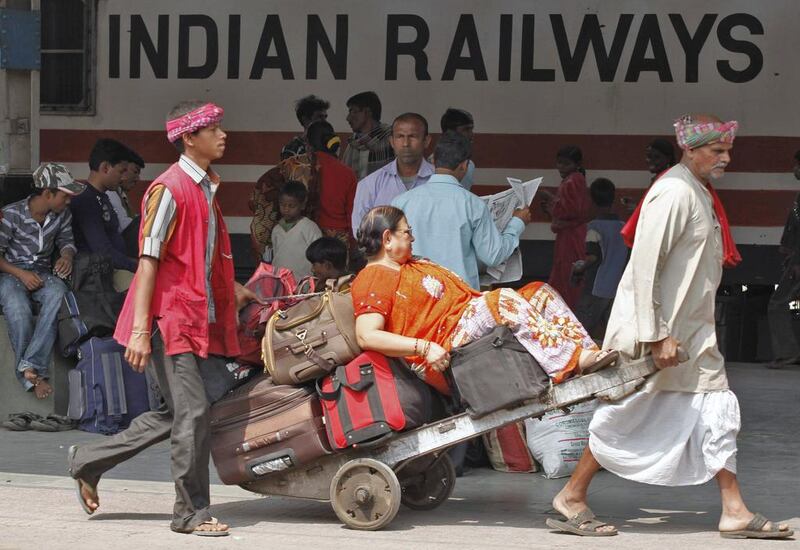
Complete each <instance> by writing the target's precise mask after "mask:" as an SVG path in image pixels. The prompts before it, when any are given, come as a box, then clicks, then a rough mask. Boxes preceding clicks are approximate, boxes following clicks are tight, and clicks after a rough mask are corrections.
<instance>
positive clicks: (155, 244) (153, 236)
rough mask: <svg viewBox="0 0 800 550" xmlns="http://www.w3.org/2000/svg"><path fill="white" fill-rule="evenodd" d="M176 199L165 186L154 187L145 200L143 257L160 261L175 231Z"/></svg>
mask: <svg viewBox="0 0 800 550" xmlns="http://www.w3.org/2000/svg"><path fill="white" fill-rule="evenodd" d="M175 221H176V217H175V199H173V198H172V193H170V191H169V189H167V187H166V186H165V185H154V186H153V187H152V188H151V189H150V191H149V192H148V194H147V197H146V198H145V209H144V221H143V224H142V237H141V242H140V243H139V244H140V246H139V250H141V255H142V256H149V257H151V258H156V259H157V260H160V259H161V258H163V257H164V252H165V251H166V244H167V242H168V241H169V239H170V237H172V233H173V232H174V231H175Z"/></svg>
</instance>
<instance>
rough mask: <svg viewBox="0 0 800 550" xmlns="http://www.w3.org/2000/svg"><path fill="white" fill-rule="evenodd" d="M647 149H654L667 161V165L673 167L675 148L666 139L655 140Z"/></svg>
mask: <svg viewBox="0 0 800 550" xmlns="http://www.w3.org/2000/svg"><path fill="white" fill-rule="evenodd" d="M647 148H648V149H654V150H656V151H658V152H659V153H661V154H662V155H664V156H665V157H667V158H668V159H669V165H670V166H675V162H676V161H675V147H674V146H673V145H672V142H670V141H669V140H667V139H664V138H655V139H654V140H653V141H651V142H650V144H649V145H648V146H647Z"/></svg>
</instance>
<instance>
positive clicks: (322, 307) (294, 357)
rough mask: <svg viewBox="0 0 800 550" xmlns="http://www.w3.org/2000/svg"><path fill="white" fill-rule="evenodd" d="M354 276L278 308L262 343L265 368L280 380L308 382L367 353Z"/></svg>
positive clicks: (280, 381)
mask: <svg viewBox="0 0 800 550" xmlns="http://www.w3.org/2000/svg"><path fill="white" fill-rule="evenodd" d="M351 279H352V276H346V277H340V278H339V279H338V280H336V281H334V280H332V279H331V280H329V281H327V282H326V289H325V291H324V292H322V293H321V294H320V295H318V296H312V297H309V298H307V299H305V300H303V301H301V302H299V303H297V304H295V305H293V306H291V307H288V308H286V309H282V310H278V311H276V312H275V313H274V314H273V315H272V317H270V319H269V322H268V323H267V330H266V332H265V333H264V338H263V340H262V344H261V350H262V356H263V359H264V369H265V372H268V373H269V374H270V376H272V379H273V381H274V382H275V383H276V384H289V385H291V384H302V383H304V382H309V381H311V380H315V379H317V378H320V377H321V376H324V375H326V374H328V373H329V372H330V371H332V370H333V369H334V368H336V367H337V366H339V365H344V364H346V363H349V362H350V361H351V360H352V359H353V358H354V357H356V356H357V355H358V354H359V353H361V348H359V347H358V343H357V342H356V323H355V317H354V315H353V300H352V298H351V296H350V291H349V289H347V290H340V289H341V288H342V287H343V286H345V285H346V284H349V282H350V280H351Z"/></svg>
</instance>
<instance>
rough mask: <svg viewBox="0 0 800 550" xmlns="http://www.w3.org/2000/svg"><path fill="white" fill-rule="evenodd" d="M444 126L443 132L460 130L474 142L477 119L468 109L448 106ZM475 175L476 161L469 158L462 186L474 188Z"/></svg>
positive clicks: (460, 132)
mask: <svg viewBox="0 0 800 550" xmlns="http://www.w3.org/2000/svg"><path fill="white" fill-rule="evenodd" d="M440 123H441V126H442V133H443V134H444V133H445V132H447V131H449V130H453V131H454V132H458V133H459V134H461V135H463V136H464V137H465V138H467V139H468V140H469V142H470V144H471V143H472V142H473V135H474V132H475V120H474V119H473V118H472V114H471V113H469V112H468V111H465V110H463V109H456V108H454V107H448V108H447V110H446V111H445V112H444V114H443V115H442V120H441V122H440ZM474 177H475V163H474V162H472V159H469V164H468V165H467V173H466V174H465V175H464V177H463V178H462V179H461V187H463V188H464V189H466V190H467V191H469V190H470V189H472V184H473V182H474Z"/></svg>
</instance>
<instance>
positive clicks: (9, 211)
mask: <svg viewBox="0 0 800 550" xmlns="http://www.w3.org/2000/svg"><path fill="white" fill-rule="evenodd" d="M33 186H34V190H33V193H31V195H30V196H29V197H28V198H26V199H23V200H21V201H19V202H15V203H12V204H9V205H8V206H6V207H5V208H3V210H2V214H1V215H0V306H2V308H3V314H4V315H5V317H6V324H7V325H8V337H9V339H10V340H11V347H12V348H14V355H15V359H14V368H15V370H16V375H17V379H19V381H20V383H21V384H22V387H24V388H25V390H26V391H30V390H31V389H33V391H34V393H35V394H36V397H38V398H39V399H44V398H45V397H48V396H49V395H50V394H51V393H52V392H53V390H52V388H51V387H50V384H48V382H47V379H48V366H49V364H50V357H51V354H52V351H53V344H54V343H55V340H56V319H57V315H58V309H59V307H60V306H61V302H62V299H63V297H64V294H65V293H66V292H67V287H66V285H65V284H64V283H63V281H61V279H60V278H66V277H68V276H69V274H70V273H71V272H72V258H73V256H74V255H75V244H74V241H73V238H72V214H71V213H70V210H69V208H67V206H68V205H69V203H70V199H71V198H72V197H73V196H75V195H77V194H79V193H81V192H82V191H83V190H84V188H85V186H84V185H83V184H80V183H78V182H76V181H74V180H73V179H72V176H71V175H70V173H69V171H68V170H67V169H66V167H64V166H63V165H61V164H43V165H41V166H39V168H37V169H36V171H35V172H34V173H33ZM56 249H57V250H58V252H59V258H58V260H57V261H56V263H55V265H53V264H52V262H51V258H52V257H53V252H54V250H56ZM32 302H37V303H38V304H39V315H38V317H36V319H35V320H34V315H33V310H32Z"/></svg>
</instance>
